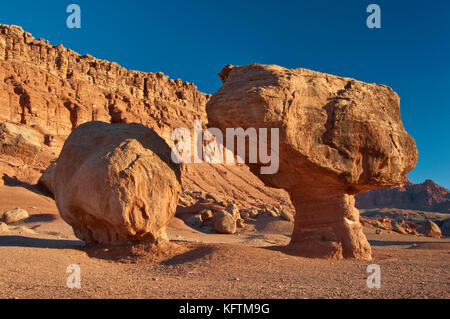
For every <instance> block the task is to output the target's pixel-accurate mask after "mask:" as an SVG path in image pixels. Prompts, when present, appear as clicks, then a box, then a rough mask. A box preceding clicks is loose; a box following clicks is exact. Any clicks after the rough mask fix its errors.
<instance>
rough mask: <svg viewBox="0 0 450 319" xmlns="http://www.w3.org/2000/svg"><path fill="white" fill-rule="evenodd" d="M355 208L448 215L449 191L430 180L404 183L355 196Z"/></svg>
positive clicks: (449, 207) (449, 205) (449, 209)
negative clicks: (418, 182) (404, 210)
mask: <svg viewBox="0 0 450 319" xmlns="http://www.w3.org/2000/svg"><path fill="white" fill-rule="evenodd" d="M356 207H358V208H360V209H370V208H381V207H391V208H400V209H415V210H423V211H430V212H442V213H450V191H449V190H448V189H446V188H444V187H442V186H439V185H437V184H436V183H435V182H433V181H432V180H426V181H425V182H423V183H422V184H413V183H411V182H410V181H406V182H405V183H403V184H402V185H400V186H398V187H389V188H385V189H375V190H372V191H370V192H367V193H364V194H359V195H357V196H356Z"/></svg>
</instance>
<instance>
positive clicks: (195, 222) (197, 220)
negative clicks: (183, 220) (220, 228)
mask: <svg viewBox="0 0 450 319" xmlns="http://www.w3.org/2000/svg"><path fill="white" fill-rule="evenodd" d="M187 224H188V225H190V226H192V227H202V225H203V220H202V215H200V214H197V215H193V216H191V217H189V218H188V219H187Z"/></svg>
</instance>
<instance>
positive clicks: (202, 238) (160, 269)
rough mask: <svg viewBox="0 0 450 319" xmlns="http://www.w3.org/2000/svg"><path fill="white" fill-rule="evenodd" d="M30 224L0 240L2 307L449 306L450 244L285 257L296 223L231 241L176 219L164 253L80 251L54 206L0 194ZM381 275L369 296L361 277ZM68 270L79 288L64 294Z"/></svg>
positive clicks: (20, 194)
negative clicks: (353, 301) (308, 302)
mask: <svg viewBox="0 0 450 319" xmlns="http://www.w3.org/2000/svg"><path fill="white" fill-rule="evenodd" d="M16 206H20V207H21V208H24V209H26V210H27V211H28V212H29V213H30V217H29V218H28V219H26V220H24V221H21V222H18V223H16V224H14V225H9V231H5V232H2V233H0V256H2V258H1V260H2V262H1V264H0V297H1V298H449V297H450V267H449V266H450V258H449V257H450V256H449V254H450V239H449V238H441V239H437V238H429V237H423V236H414V235H401V234H397V233H394V232H383V233H382V234H380V235H378V234H376V233H375V231H374V229H372V228H368V227H365V228H364V231H365V233H366V235H367V237H368V239H369V241H370V244H371V246H372V249H373V260H372V261H370V262H369V261H360V260H351V259H345V260H324V259H314V258H304V257H298V256H294V255H291V254H289V252H288V251H286V250H285V249H284V248H283V246H284V245H286V244H287V243H288V242H289V238H290V234H291V232H292V228H293V224H292V223H289V222H287V221H285V220H282V219H281V218H273V217H265V216H261V217H259V218H257V219H255V220H254V221H249V222H248V223H247V224H246V225H245V227H244V228H243V229H241V230H240V231H239V232H238V233H237V234H234V235H220V234H215V233H211V232H209V231H208V230H205V231H203V230H202V229H194V228H192V227H190V226H188V225H187V224H186V223H185V222H184V221H183V218H184V217H185V216H184V215H180V214H179V215H178V216H177V217H175V218H174V219H173V220H172V221H171V223H170V224H169V227H168V229H167V233H168V235H169V238H170V240H171V244H169V249H163V250H161V249H159V248H154V247H144V246H142V245H141V246H138V247H134V248H130V247H114V246H101V247H84V243H83V242H82V241H80V240H78V239H77V238H76V237H75V236H74V234H73V232H72V229H71V227H70V226H69V225H68V224H66V223H65V222H64V221H63V220H62V219H61V218H60V216H59V214H58V211H57V208H56V205H55V202H54V200H53V199H52V198H50V197H48V196H47V195H45V194H44V193H43V192H42V191H41V190H40V189H39V188H37V187H36V186H34V185H31V184H27V183H5V185H3V186H0V211H5V210H7V209H11V207H16ZM371 263H375V264H378V265H380V268H381V288H380V289H377V288H373V289H369V288H368V287H367V285H366V279H367V276H368V275H369V274H368V273H367V272H366V268H367V266H368V265H369V264H371ZM70 264H77V265H79V266H80V269H81V288H80V289H77V288H74V289H69V288H68V287H67V285H66V280H67V277H68V276H69V273H66V269H67V267H68V265H70Z"/></svg>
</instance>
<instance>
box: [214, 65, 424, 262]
mask: <svg viewBox="0 0 450 319" xmlns="http://www.w3.org/2000/svg"><path fill="white" fill-rule="evenodd" d="M219 76H220V77H221V79H222V82H223V86H222V87H221V88H220V89H219V91H218V92H217V93H215V94H214V95H213V96H212V98H211V100H210V101H209V102H208V104H207V107H206V111H207V115H208V120H209V126H211V127H217V128H220V129H222V131H225V129H226V128H237V127H242V128H243V129H248V128H256V129H258V128H267V129H268V131H269V132H270V129H271V128H278V129H279V153H278V154H279V168H278V171H277V172H276V173H274V174H262V172H261V170H260V168H261V167H262V166H264V165H266V164H263V163H262V162H261V159H260V158H258V161H257V162H256V163H253V164H252V163H249V166H250V168H251V170H252V172H253V173H255V174H256V175H257V176H258V177H259V178H260V179H261V180H262V181H263V182H264V183H265V184H266V185H268V186H272V187H277V188H284V189H286V190H287V191H288V192H289V194H290V196H291V200H292V202H293V204H294V206H295V209H296V216H295V226H294V231H293V234H292V238H291V243H290V245H289V248H290V249H291V250H293V251H295V252H296V253H297V254H299V255H303V256H310V257H326V258H343V257H345V258H358V259H366V260H369V259H371V248H370V245H369V243H368V242H367V239H366V237H365V235H364V233H363V231H362V227H361V224H360V222H359V212H358V210H357V209H356V208H355V207H354V204H355V200H354V195H355V194H358V193H361V192H365V191H368V190H371V189H374V188H383V187H389V186H393V185H397V184H399V183H401V182H403V181H404V179H405V176H406V174H407V173H408V172H409V171H410V170H411V169H413V168H414V166H415V164H416V161H417V150H416V146H415V142H414V140H413V138H412V137H411V136H410V135H408V134H407V132H406V131H405V129H404V127H403V124H402V122H401V119H400V99H399V97H398V95H397V94H396V93H395V92H394V91H393V90H392V89H391V88H389V87H387V86H385V85H378V84H369V83H364V82H360V81H356V80H354V79H350V78H343V77H338V76H334V75H329V74H325V73H320V72H314V71H310V70H306V69H301V68H298V69H286V68H283V67H280V66H276V65H259V64H252V65H248V66H236V67H234V66H232V65H228V66H226V67H225V68H224V70H222V72H221V73H220V74H219ZM224 136H225V134H224ZM260 138H261V136H260ZM267 141H268V145H269V146H270V145H272V147H273V145H275V144H273V143H272V139H271V135H270V134H268V138H267ZM274 142H277V141H275V140H274ZM248 149H249V147H247V148H246V162H247V163H248V156H249V154H248ZM272 151H274V150H272Z"/></svg>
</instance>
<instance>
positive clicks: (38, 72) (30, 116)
mask: <svg viewBox="0 0 450 319" xmlns="http://www.w3.org/2000/svg"><path fill="white" fill-rule="evenodd" d="M208 99H209V95H208V94H204V93H201V92H199V91H198V90H197V88H196V86H195V85H193V84H192V83H188V82H182V81H181V80H179V79H177V80H172V79H169V78H168V76H165V75H164V74H162V73H144V72H138V71H129V70H126V69H124V68H122V67H121V66H119V65H118V64H117V63H111V62H108V61H104V60H98V59H95V58H93V57H92V56H89V55H84V56H81V55H79V54H77V53H76V52H74V51H72V50H69V49H66V48H64V47H63V46H62V45H59V46H52V45H50V44H49V43H48V42H46V41H44V40H42V39H39V40H35V39H34V38H33V37H32V35H31V34H29V33H27V32H24V31H23V30H22V28H20V27H18V26H6V25H1V26H0V105H1V108H0V121H10V122H13V123H22V124H26V125H29V126H31V127H34V128H36V129H38V130H41V131H42V132H43V133H48V134H52V135H55V136H67V135H68V134H69V133H70V132H71V130H72V129H74V128H75V127H77V126H78V125H80V124H81V123H84V122H87V121H92V120H99V121H105V122H112V123H119V122H137V123H141V124H144V125H146V126H149V127H152V128H154V129H155V130H156V131H157V132H159V133H160V134H161V135H167V134H168V133H170V132H171V130H170V129H171V128H172V127H178V126H186V125H187V124H189V126H192V121H193V119H194V118H198V119H205V112H204V108H205V103H206V102H207V100H208Z"/></svg>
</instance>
